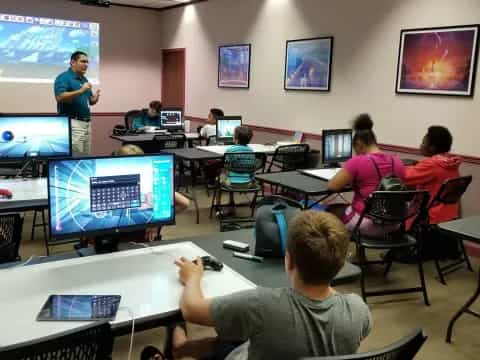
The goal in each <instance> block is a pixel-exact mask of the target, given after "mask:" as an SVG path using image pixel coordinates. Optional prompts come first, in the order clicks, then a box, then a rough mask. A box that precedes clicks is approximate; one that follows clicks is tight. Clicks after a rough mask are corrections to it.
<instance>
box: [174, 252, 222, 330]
mask: <svg viewBox="0 0 480 360" xmlns="http://www.w3.org/2000/svg"><path fill="white" fill-rule="evenodd" d="M175 264H176V265H177V266H178V267H179V268H180V271H179V276H180V281H181V282H182V283H183V285H185V287H184V289H183V293H182V297H181V298H180V310H181V311H182V315H183V318H184V319H185V320H186V321H188V322H192V323H195V324H199V325H204V326H212V325H213V321H212V319H211V317H210V300H208V299H205V297H204V296H203V292H202V288H201V286H200V282H201V280H202V276H203V265H202V260H201V259H200V258H197V264H194V263H193V262H191V261H188V260H187V259H185V258H183V257H182V258H180V259H179V260H177V261H175Z"/></svg>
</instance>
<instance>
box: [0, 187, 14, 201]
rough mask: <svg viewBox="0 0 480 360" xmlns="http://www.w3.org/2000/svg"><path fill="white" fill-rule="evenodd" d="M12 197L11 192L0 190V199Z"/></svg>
mask: <svg viewBox="0 0 480 360" xmlns="http://www.w3.org/2000/svg"><path fill="white" fill-rule="evenodd" d="M12 196H13V194H12V192H11V191H10V190H7V189H0V199H11V198H12Z"/></svg>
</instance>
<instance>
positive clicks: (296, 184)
mask: <svg viewBox="0 0 480 360" xmlns="http://www.w3.org/2000/svg"><path fill="white" fill-rule="evenodd" d="M255 178H256V179H257V180H258V181H259V182H260V183H262V184H270V185H274V186H280V187H282V188H286V189H289V190H291V191H294V192H297V193H300V194H302V197H303V200H304V203H303V205H304V208H311V207H313V206H314V205H316V204H318V203H319V202H320V201H322V200H325V199H326V198H327V197H329V196H330V195H332V194H333V193H332V192H331V191H329V190H328V189H327V185H328V181H325V180H322V179H319V178H315V177H313V176H308V175H305V174H302V173H299V172H297V171H286V172H276V173H268V174H259V175H256V176H255ZM349 191H350V189H349V188H346V189H345V190H343V191H342V192H349ZM312 196H321V199H317V201H315V202H314V203H313V204H309V203H308V200H309V198H310V197H312Z"/></svg>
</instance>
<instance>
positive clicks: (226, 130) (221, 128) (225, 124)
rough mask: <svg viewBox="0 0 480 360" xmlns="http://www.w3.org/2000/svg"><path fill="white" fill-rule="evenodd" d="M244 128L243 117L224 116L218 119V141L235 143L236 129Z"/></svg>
mask: <svg viewBox="0 0 480 360" xmlns="http://www.w3.org/2000/svg"><path fill="white" fill-rule="evenodd" d="M238 126H242V117H241V116H223V117H219V118H218V119H217V141H233V137H234V135H235V128H236V127H238Z"/></svg>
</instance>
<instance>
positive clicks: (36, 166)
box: [16, 159, 40, 178]
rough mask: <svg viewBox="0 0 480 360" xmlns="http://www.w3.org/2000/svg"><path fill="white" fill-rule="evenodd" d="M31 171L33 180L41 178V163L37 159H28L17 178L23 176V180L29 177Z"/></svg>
mask: <svg viewBox="0 0 480 360" xmlns="http://www.w3.org/2000/svg"><path fill="white" fill-rule="evenodd" d="M29 168H30V169H31V175H32V177H33V178H36V177H39V175H40V171H39V170H40V161H38V160H35V159H28V160H27V161H26V162H25V164H23V166H22V168H21V169H20V170H18V172H17V174H16V176H17V177H18V176H21V177H23V178H25V177H27V170H28V169H29Z"/></svg>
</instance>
